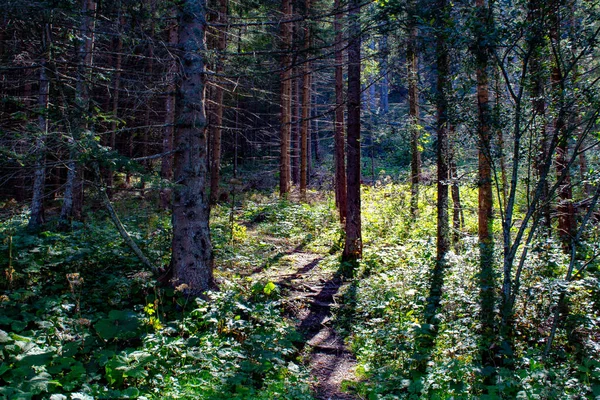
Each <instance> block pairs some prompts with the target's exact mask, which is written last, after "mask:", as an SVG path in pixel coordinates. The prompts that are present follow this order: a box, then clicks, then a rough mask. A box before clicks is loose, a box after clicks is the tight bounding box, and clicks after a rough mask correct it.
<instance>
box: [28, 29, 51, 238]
mask: <svg viewBox="0 0 600 400" xmlns="http://www.w3.org/2000/svg"><path fill="white" fill-rule="evenodd" d="M49 29H50V27H49V26H48V25H46V26H45V27H44V31H45V32H44V42H45V43H44V44H45V46H44V47H45V48H46V49H48V47H49V46H50V43H48V40H49V38H50V35H49V33H48V34H46V32H48V31H49ZM46 53H47V55H48V54H49V51H48V50H46ZM47 55H46V57H47ZM48 61H49V60H48V59H47V58H43V59H42V60H41V61H40V77H39V82H40V88H39V95H38V107H39V110H38V112H39V116H38V129H39V132H38V136H37V138H36V144H35V147H36V149H35V154H36V159H37V160H36V166H35V171H34V175H33V199H32V200H31V216H30V218H29V224H28V228H29V229H30V230H32V231H36V230H38V229H39V228H40V226H41V225H42V224H43V223H44V188H45V187H46V136H47V135H48V117H47V113H48V99H49V93H50V81H49V79H48V74H47V71H46V69H47V68H48Z"/></svg>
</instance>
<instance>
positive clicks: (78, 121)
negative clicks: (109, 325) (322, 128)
mask: <svg viewBox="0 0 600 400" xmlns="http://www.w3.org/2000/svg"><path fill="white" fill-rule="evenodd" d="M95 14H96V2H95V1H94V0H82V3H81V27H80V33H81V37H82V38H83V39H82V40H81V43H80V46H79V49H78V58H79V60H78V66H77V84H76V90H75V92H76V93H75V108H76V111H75V113H76V116H75V121H73V122H74V123H73V129H72V132H71V136H72V137H71V138H70V139H69V141H70V147H71V149H70V157H69V158H70V159H71V161H70V162H69V164H68V165H67V168H68V173H67V183H66V185H65V192H64V200H63V205H62V208H61V212H60V217H59V228H60V229H62V230H65V229H68V228H69V226H70V222H71V219H77V220H80V219H81V217H82V208H83V170H82V169H81V165H79V163H78V162H77V161H76V160H77V158H78V157H79V153H78V151H77V150H76V148H75V146H76V142H77V141H78V140H79V138H80V137H81V135H82V133H83V131H84V130H85V129H87V122H86V118H87V117H88V114H89V107H90V98H89V88H88V82H87V81H88V78H89V76H90V74H91V67H92V63H93V58H92V56H93V49H94V27H95V23H96V16H95Z"/></svg>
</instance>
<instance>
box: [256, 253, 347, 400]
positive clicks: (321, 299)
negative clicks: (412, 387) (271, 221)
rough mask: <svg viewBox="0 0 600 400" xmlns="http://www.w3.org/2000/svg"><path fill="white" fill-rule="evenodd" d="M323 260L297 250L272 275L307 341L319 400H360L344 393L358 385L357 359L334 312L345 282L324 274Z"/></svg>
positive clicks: (304, 347) (304, 346)
mask: <svg viewBox="0 0 600 400" xmlns="http://www.w3.org/2000/svg"><path fill="white" fill-rule="evenodd" d="M321 260H322V257H321V256H320V255H319V254H314V253H308V252H304V251H303V250H302V248H296V249H294V250H292V251H290V252H287V253H286V255H285V258H283V259H282V260H281V261H282V262H281V263H280V265H275V266H273V267H272V268H270V271H269V272H268V275H270V276H271V278H272V279H273V280H274V281H276V282H277V283H278V284H279V286H280V287H282V288H283V289H285V290H284V292H285V293H286V304H287V310H288V316H289V317H290V318H291V319H292V320H293V321H294V322H295V324H296V328H297V329H298V331H299V332H300V333H301V334H302V336H303V338H304V342H303V343H301V344H300V347H301V348H302V351H303V354H304V355H305V357H304V358H305V362H306V365H307V366H308V367H309V369H310V371H311V375H312V377H313V378H314V379H315V383H314V387H313V388H314V392H315V397H316V398H317V399H321V400H351V399H359V397H358V396H357V395H356V394H352V393H351V391H350V390H348V389H346V390H344V389H345V388H347V387H349V386H352V382H356V381H357V377H356V375H355V368H356V359H355V357H354V355H353V354H352V353H351V352H350V350H349V349H348V347H347V346H346V344H345V343H344V338H343V337H341V336H340V335H339V334H338V332H336V329H335V324H334V321H333V320H332V308H333V307H335V306H337V300H338V294H339V292H340V288H341V287H342V285H343V281H342V280H341V279H340V278H338V277H336V276H335V275H334V273H333V272H327V271H324V270H322V269H321V268H320V266H319V263H320V262H321ZM339 297H341V296H339Z"/></svg>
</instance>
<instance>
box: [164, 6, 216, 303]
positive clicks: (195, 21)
mask: <svg viewBox="0 0 600 400" xmlns="http://www.w3.org/2000/svg"><path fill="white" fill-rule="evenodd" d="M205 17H206V1H205V0H185V1H184V2H183V3H182V5H181V17H180V24H179V47H180V51H181V52H182V54H181V62H180V65H181V70H180V82H179V85H178V86H179V87H178V89H179V90H178V95H177V105H176V112H177V117H176V122H175V146H176V148H177V150H178V152H177V153H176V155H175V182H176V183H177V186H176V187H175V189H174V196H173V244H172V249H173V250H172V251H173V253H172V259H171V264H172V268H173V283H174V285H175V286H176V287H179V288H181V290H183V291H184V292H185V293H187V294H190V295H198V294H200V293H202V292H204V291H206V290H207V289H209V288H210V287H211V286H212V285H213V256H212V246H211V242H210V231H209V226H208V218H209V204H208V199H207V198H206V184H207V180H208V171H207V168H206V159H207V147H208V143H207V138H206V114H205V109H204V106H205V104H204V96H205V81H206V75H205V65H204V60H203V57H202V55H203V54H204V52H205V51H206V38H205V31H206V22H205V21H206V19H205ZM182 285H184V286H182Z"/></svg>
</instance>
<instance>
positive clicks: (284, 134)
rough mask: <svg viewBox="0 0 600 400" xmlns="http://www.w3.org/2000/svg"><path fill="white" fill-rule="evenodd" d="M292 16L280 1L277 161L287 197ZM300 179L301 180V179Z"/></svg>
mask: <svg viewBox="0 0 600 400" xmlns="http://www.w3.org/2000/svg"><path fill="white" fill-rule="evenodd" d="M291 16H292V2H291V0H281V18H282V24H281V41H282V43H281V46H282V51H283V53H284V54H283V57H282V63H281V137H280V141H281V143H280V156H279V157H280V161H279V196H280V197H287V195H288V193H289V191H290V180H291V167H290V136H291V128H292V125H291V108H292V81H291V54H290V51H291V46H292V25H291V22H289V20H290V19H291ZM301 179H302V178H301Z"/></svg>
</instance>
